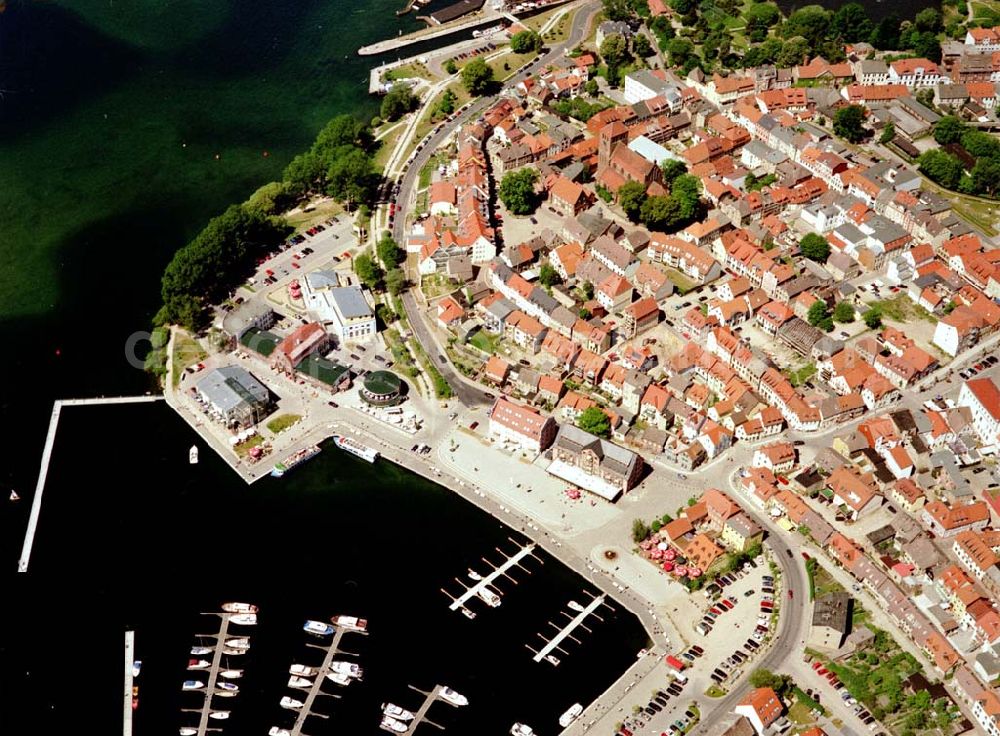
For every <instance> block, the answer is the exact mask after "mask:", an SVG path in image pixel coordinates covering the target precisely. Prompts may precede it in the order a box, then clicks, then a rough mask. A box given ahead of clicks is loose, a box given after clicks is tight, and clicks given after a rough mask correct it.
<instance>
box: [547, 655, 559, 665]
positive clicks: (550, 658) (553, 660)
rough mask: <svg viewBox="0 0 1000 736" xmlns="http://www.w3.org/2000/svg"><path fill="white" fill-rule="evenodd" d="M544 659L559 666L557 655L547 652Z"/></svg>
mask: <svg viewBox="0 0 1000 736" xmlns="http://www.w3.org/2000/svg"><path fill="white" fill-rule="evenodd" d="M545 661H546V662H548V663H549V664H551V665H555V666H556V667H558V666H559V657H557V656H556V655H554V654H547V655H545Z"/></svg>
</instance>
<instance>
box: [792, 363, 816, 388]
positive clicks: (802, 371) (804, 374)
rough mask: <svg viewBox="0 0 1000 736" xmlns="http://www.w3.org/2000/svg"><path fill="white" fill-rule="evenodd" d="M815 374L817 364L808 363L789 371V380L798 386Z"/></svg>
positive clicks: (794, 385)
mask: <svg viewBox="0 0 1000 736" xmlns="http://www.w3.org/2000/svg"><path fill="white" fill-rule="evenodd" d="M814 375H816V364H815V363H806V364H805V365H800V366H799V367H798V368H796V369H795V370H793V371H788V380H789V381H791V384H792V386H793V387H795V388H798V387H799V386H801V385H803V384H804V383H805V382H806V381H808V380H809V379H810V378H812V377H813V376H814Z"/></svg>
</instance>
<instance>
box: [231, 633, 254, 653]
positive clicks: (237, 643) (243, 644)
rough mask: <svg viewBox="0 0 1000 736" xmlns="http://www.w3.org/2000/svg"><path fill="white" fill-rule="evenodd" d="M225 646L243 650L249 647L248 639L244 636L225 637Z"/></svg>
mask: <svg viewBox="0 0 1000 736" xmlns="http://www.w3.org/2000/svg"><path fill="white" fill-rule="evenodd" d="M226 648H227V649H243V650H246V649H249V648H250V639H249V638H247V637H245V636H241V637H240V638H238V639H226Z"/></svg>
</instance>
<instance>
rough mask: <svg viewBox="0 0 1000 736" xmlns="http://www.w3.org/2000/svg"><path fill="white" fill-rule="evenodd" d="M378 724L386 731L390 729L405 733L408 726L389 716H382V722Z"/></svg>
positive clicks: (394, 731)
mask: <svg viewBox="0 0 1000 736" xmlns="http://www.w3.org/2000/svg"><path fill="white" fill-rule="evenodd" d="M379 725H380V726H381V727H382V728H384V729H385V730H386V731H392V732H393V733H406V732H407V730H408V729H409V728H410V727H409V725H408V724H406V723H403V722H402V721H397V720H396V719H395V718H392V717H391V716H382V723H381V724H379Z"/></svg>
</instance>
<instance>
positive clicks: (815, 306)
mask: <svg viewBox="0 0 1000 736" xmlns="http://www.w3.org/2000/svg"><path fill="white" fill-rule="evenodd" d="M829 314H830V312H829V310H828V309H827V306H826V302H824V301H823V300H822V299H817V300H816V301H814V302H813V303H812V306H811V307H809V312H808V314H806V320H807V321H808V322H809V324H811V325H812V326H813V327H819V326H820V325H821V324H822V323H823V321H824V320H826V319H828V318H829Z"/></svg>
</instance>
